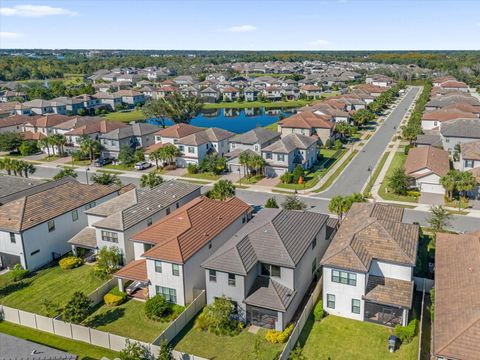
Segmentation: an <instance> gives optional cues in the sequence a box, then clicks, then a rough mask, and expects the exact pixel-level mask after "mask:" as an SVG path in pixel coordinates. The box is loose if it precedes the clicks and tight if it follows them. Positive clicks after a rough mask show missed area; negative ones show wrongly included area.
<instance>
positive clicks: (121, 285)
mask: <svg viewBox="0 0 480 360" xmlns="http://www.w3.org/2000/svg"><path fill="white" fill-rule="evenodd" d="M118 290H120V291H121V292H124V291H125V289H124V286H123V279H120V278H118Z"/></svg>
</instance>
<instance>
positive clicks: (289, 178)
mask: <svg viewBox="0 0 480 360" xmlns="http://www.w3.org/2000/svg"><path fill="white" fill-rule="evenodd" d="M300 177H302V178H303V179H305V172H304V170H303V168H302V166H301V165H297V166H296V167H295V169H293V172H289V171H287V172H286V173H284V174H283V175H282V176H280V181H281V182H282V183H283V184H298V180H300Z"/></svg>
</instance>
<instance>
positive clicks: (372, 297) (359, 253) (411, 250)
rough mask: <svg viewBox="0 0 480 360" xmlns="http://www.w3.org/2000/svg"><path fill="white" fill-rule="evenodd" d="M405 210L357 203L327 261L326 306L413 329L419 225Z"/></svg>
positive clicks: (346, 314)
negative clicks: (405, 220) (411, 314)
mask: <svg viewBox="0 0 480 360" xmlns="http://www.w3.org/2000/svg"><path fill="white" fill-rule="evenodd" d="M403 211H404V209H403V208H400V207H395V206H392V205H385V204H375V203H373V204H371V203H354V204H353V205H352V207H351V209H350V211H349V212H348V213H347V215H346V216H345V218H344V220H343V221H342V223H341V225H340V228H339V229H338V231H337V233H336V235H335V237H334V238H333V240H332V242H331V244H330V246H329V247H328V249H327V251H326V253H325V255H324V256H323V258H322V261H321V265H322V266H323V308H324V310H325V311H327V312H328V313H329V314H332V315H337V316H342V317H346V318H350V319H355V320H360V321H372V322H377V323H380V324H384V325H387V326H395V325H397V324H400V325H407V323H408V317H409V311H410V310H411V309H412V298H413V291H414V283H413V281H412V279H413V268H414V267H415V263H416V256H417V247H418V237H419V226H418V225H414V224H406V223H403V222H402V219H403Z"/></svg>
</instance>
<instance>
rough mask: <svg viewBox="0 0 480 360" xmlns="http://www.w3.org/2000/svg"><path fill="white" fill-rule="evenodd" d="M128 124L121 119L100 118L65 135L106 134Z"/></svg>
mask: <svg viewBox="0 0 480 360" xmlns="http://www.w3.org/2000/svg"><path fill="white" fill-rule="evenodd" d="M127 126H128V124H125V123H122V122H121V121H108V120H100V121H94V122H90V123H87V124H84V125H81V126H77V127H75V128H74V129H72V130H70V131H69V132H67V133H65V135H88V134H95V133H100V134H106V133H108V132H110V131H113V130H116V129H120V128H124V127H127Z"/></svg>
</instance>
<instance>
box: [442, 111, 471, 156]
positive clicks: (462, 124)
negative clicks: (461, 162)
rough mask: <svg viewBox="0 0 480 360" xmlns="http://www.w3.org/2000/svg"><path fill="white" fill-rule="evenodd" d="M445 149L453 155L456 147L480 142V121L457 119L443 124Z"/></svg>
mask: <svg viewBox="0 0 480 360" xmlns="http://www.w3.org/2000/svg"><path fill="white" fill-rule="evenodd" d="M440 137H441V139H442V144H443V148H444V149H445V150H447V151H448V152H449V154H450V155H453V153H454V152H455V146H456V145H461V144H465V143H469V142H472V141H478V140H480V119H478V120H476V119H455V120H449V121H445V122H444V123H442V126H441V128H440Z"/></svg>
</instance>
